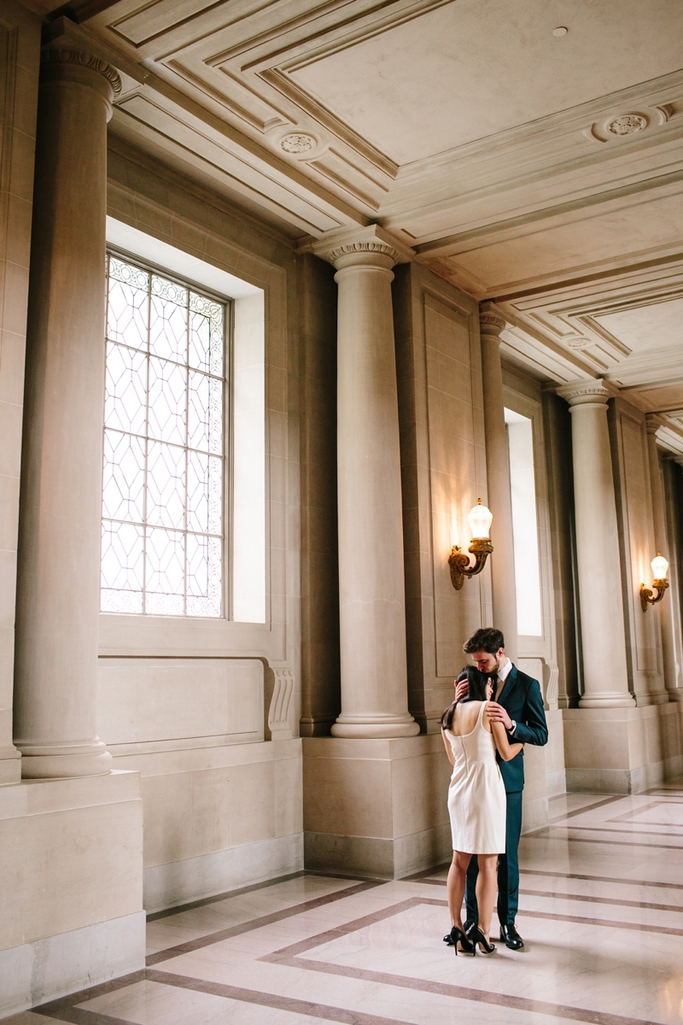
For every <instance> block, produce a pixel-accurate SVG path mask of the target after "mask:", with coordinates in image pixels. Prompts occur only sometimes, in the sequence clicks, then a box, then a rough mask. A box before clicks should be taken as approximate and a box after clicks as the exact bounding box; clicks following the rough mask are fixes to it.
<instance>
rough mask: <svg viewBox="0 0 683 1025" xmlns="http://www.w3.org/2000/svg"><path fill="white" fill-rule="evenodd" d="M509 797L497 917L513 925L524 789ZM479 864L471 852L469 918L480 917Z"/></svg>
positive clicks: (507, 799) (516, 895)
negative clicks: (478, 892) (477, 884)
mask: <svg viewBox="0 0 683 1025" xmlns="http://www.w3.org/2000/svg"><path fill="white" fill-rule="evenodd" d="M505 797H506V811H507V814H506V820H505V854H501V855H499V857H498V908H497V910H498V919H499V921H500V923H501V925H512V924H513V923H514V921H515V918H516V916H517V909H518V908H519V853H518V848H519V838H520V836H521V833H522V791H521V790H518V791H515V792H513V793H508V794H506V795H505ZM478 875H479V864H478V862H477V856H476V854H474V855H472V860H471V861H470V864H469V868H468V869H467V881H466V884H465V905H466V908H467V918H468V919H472V921H475V922H478V921H479V911H478V909H477V897H476V892H475V887H476V882H477V876H478Z"/></svg>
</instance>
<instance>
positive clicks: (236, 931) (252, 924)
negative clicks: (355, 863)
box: [146, 880, 382, 967]
mask: <svg viewBox="0 0 683 1025" xmlns="http://www.w3.org/2000/svg"><path fill="white" fill-rule="evenodd" d="M381 885H382V883H381V882H376V881H373V880H365V881H364V882H362V883H357V884H356V885H355V886H349V887H346V888H345V889H343V890H338V891H337V892H335V893H330V894H326V895H325V896H324V897H316V898H315V899H314V900H307V901H304V902H303V903H302V904H293V905H292V906H291V907H289V908H283V909H282V910H280V911H273V912H272V913H271V914H270V915H262V916H261V917H260V918H254V919H251V920H250V921H248V922H241V923H240V924H239V925H233V926H230V928H228V929H219V930H217V931H216V932H212V933H208V934H207V935H206V936H200V937H198V938H197V939H195V940H187V941H186V942H185V943H178V944H176V945H175V946H173V947H167V948H166V950H158V951H156V953H154V954H148V956H147V959H146V961H147V966H148V967H151V966H152V965H155V964H160V963H161V962H162V961H168V960H170V959H171V958H173V957H180V955H181V954H189V953H191V952H192V951H193V950H201V948H202V947H210V946H212V945H213V944H214V943H220V942H221V941H222V940H227V939H229V938H230V937H231V936H240V935H242V934H243V933H246V932H253V930H254V929H262V928H263V926H265V925H272V924H273V923H275V922H281V921H282V920H283V919H285V918H292V917H293V916H294V915H300V914H301V913H302V912H304V911H312V910H313V909H314V908H320V907H324V905H325V904H332V903H334V902H335V901H337V900H343V899H344V898H345V897H349V896H351V895H352V894H355V893H364V892H365V890H371V889H373V888H374V887H375V886H381Z"/></svg>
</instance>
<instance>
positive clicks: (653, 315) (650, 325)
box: [594, 299, 683, 354]
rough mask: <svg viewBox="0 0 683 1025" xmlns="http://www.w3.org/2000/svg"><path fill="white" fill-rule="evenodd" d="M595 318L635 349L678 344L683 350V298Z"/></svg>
mask: <svg viewBox="0 0 683 1025" xmlns="http://www.w3.org/2000/svg"><path fill="white" fill-rule="evenodd" d="M594 319H595V320H596V321H597V322H598V323H599V324H601V325H602V326H603V327H605V328H607V330H608V331H609V332H610V334H612V335H614V336H615V337H616V338H618V339H619V341H620V342H623V343H624V344H625V345H627V346H628V347H629V349H630V350H631V351H632V352H634V353H637V352H647V351H652V350H654V349H668V348H674V347H676V346H678V347H679V348H680V351H681V353H682V354H683V299H674V300H672V301H671V302H663V303H654V304H652V305H649V306H639V307H637V308H636V309H631V310H621V311H620V312H619V313H609V314H606V315H604V316H599V317H594Z"/></svg>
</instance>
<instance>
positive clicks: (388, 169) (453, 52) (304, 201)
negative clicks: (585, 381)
mask: <svg viewBox="0 0 683 1025" xmlns="http://www.w3.org/2000/svg"><path fill="white" fill-rule="evenodd" d="M27 3H29V4H30V5H31V6H33V8H34V9H35V10H38V11H39V13H41V14H43V15H46V16H48V17H51V16H53V15H56V14H58V13H59V10H60V9H61V10H62V11H63V10H64V8H63V7H62V5H61V4H60V3H59V0H27ZM70 11H71V12H72V16H73V17H74V18H75V19H76V20H77V21H78V22H79V24H78V25H74V26H72V27H69V28H68V31H69V32H70V33H71V34H72V35H73V37H74V39H77V38H80V39H81V40H82V41H84V42H87V43H88V45H90V46H91V48H95V49H96V50H97V51H98V52H99V53H100V54H101V56H103V57H105V58H106V59H108V60H110V61H111V62H112V63H114V64H115V65H116V66H117V67H118V69H119V70H120V72H121V73H122V75H123V78H124V89H123V92H122V93H121V95H120V96H119V98H118V100H117V103H116V109H115V113H114V117H113V120H112V123H111V131H112V133H113V134H115V135H116V136H118V137H119V138H120V139H122V140H123V141H124V143H129V144H132V145H135V146H136V147H139V148H142V149H143V150H144V151H147V152H149V153H151V154H153V155H156V156H160V157H162V158H163V159H164V160H165V161H166V162H167V163H169V164H171V165H172V166H174V167H175V168H176V169H178V170H180V171H181V172H182V173H184V174H186V175H189V176H191V177H194V178H196V179H197V180H199V181H201V182H203V183H204V184H209V185H210V186H211V187H212V188H214V189H216V190H217V191H218V192H220V193H222V194H224V195H228V196H230V197H231V198H232V199H234V200H235V201H237V202H238V203H240V204H241V205H243V206H244V207H245V208H247V209H249V210H252V211H256V212H258V214H259V215H260V216H261V217H262V218H264V219H266V220H267V221H269V222H270V223H272V224H273V225H274V226H275V227H277V228H278V229H280V230H281V231H283V232H285V233H286V234H287V235H289V236H290V238H292V240H293V241H295V242H301V243H305V242H306V241H307V240H312V239H317V238H320V237H321V236H322V235H324V234H325V233H326V232H329V231H335V230H340V229H344V228H349V227H352V226H354V225H366V224H369V223H373V222H377V223H379V224H381V225H382V226H384V227H385V228H387V229H389V230H391V231H392V232H394V233H395V234H396V235H398V236H399V237H400V238H401V239H402V241H403V242H404V243H406V244H407V245H409V246H411V247H412V249H413V250H414V251H415V253H416V259H417V260H419V261H420V262H423V263H426V264H427V265H428V266H430V267H431V268H432V269H433V270H434V271H435V272H436V273H437V274H440V275H441V276H443V277H445V278H447V279H448V280H450V281H452V282H453V283H455V284H456V285H458V286H459V287H461V288H463V289H464V290H465V291H467V292H468V293H470V294H471V295H473V296H475V297H476V298H479V299H485V298H486V299H492V300H494V301H496V302H497V303H498V304H499V306H500V307H501V309H502V310H503V312H504V313H505V315H506V317H507V318H508V322H509V328H508V330H507V332H506V334H505V336H504V337H505V347H506V353H507V355H508V356H509V358H510V359H514V360H515V361H517V362H518V363H521V364H522V365H524V366H525V367H527V369H529V370H530V371H531V372H532V373H535V374H538V375H539V376H541V377H543V378H545V379H548V380H551V381H558V382H560V381H567V380H572V379H575V378H577V377H590V376H603V377H605V378H606V379H608V380H609V381H611V382H612V383H613V384H614V386H615V387H619V388H624V389H628V390H629V394H630V396H631V397H632V399H633V401H635V402H637V403H638V404H639V405H641V407H642V408H646V409H649V410H655V411H663V412H665V413H668V414H669V424H670V427H671V431H673V434H672V435H671V436H672V437H673V436H675V435H676V431H677V430H679V429H680V423H679V421H678V420H676V417H675V416H674V414H675V413H676V414H677V415H680V414H681V410H682V409H683V337H682V335H683V330H682V328H681V314H682V313H683V183H682V178H683V45H681V40H682V39H683V3H681V0H618V2H617V0H543V2H542V3H541V2H539V0H327V2H325V3H314V2H312V0H213V2H208V0H152V2H151V3H150V2H149V0H146V2H142V0H118V2H110V0H84V2H81V3H79V2H78V0H76V3H75V5H72V6H71V7H70ZM669 434H670V432H669V433H667V438H669ZM676 436H677V435H676ZM681 451H683V441H682V443H681Z"/></svg>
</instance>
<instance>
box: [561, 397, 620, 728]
mask: <svg viewBox="0 0 683 1025" xmlns="http://www.w3.org/2000/svg"><path fill="white" fill-rule="evenodd" d="M558 394H559V395H561V396H562V397H563V398H564V399H566V400H567V401H568V402H569V405H570V407H571V408H570V412H571V416H572V458H573V465H574V509H575V517H576V561H577V569H578V578H579V605H580V614H581V646H582V654H583V680H584V694H583V697H582V698H581V700H580V702H579V704H580V706H581V707H582V708H607V707H610V708H615V707H616V708H618V707H631V706H633V705H634V700H633V697H632V695H631V694H630V693H629V689H628V671H627V667H626V635H625V631H624V610H623V598H622V589H623V588H622V579H621V559H620V555H619V538H618V530H617V507H616V499H615V494H614V475H613V471H612V455H611V451H610V440H609V429H608V425H607V400H608V398H609V395H610V393H609V391H608V389H607V388H606V387H605V385H604V384H603V382H602V381H601V380H590V381H577V382H576V383H573V384H568V385H565V386H564V387H562V388H558Z"/></svg>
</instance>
